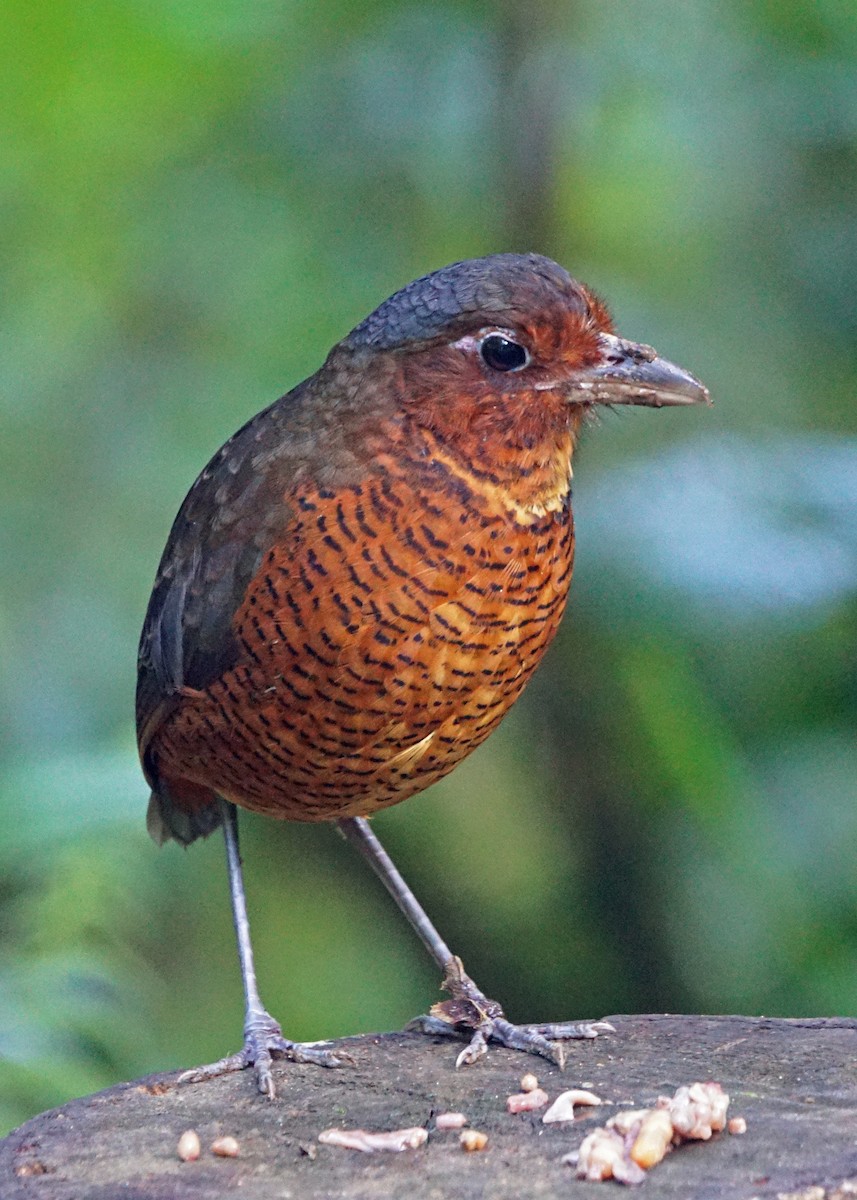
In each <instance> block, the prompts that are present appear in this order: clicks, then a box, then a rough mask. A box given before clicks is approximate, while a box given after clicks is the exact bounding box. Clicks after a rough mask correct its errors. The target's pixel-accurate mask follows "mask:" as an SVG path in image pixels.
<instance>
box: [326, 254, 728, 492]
mask: <svg viewBox="0 0 857 1200" xmlns="http://www.w3.org/2000/svg"><path fill="white" fill-rule="evenodd" d="M341 346H342V348H343V349H344V350H345V351H346V352H347V353H349V354H356V355H357V356H358V357H362V356H367V357H368V358H372V359H377V356H381V357H382V358H383V359H385V360H386V362H387V365H388V367H389V368H390V369H391V370H392V371H393V373H394V375H395V377H396V379H397V386H396V392H397V395H398V397H399V404H400V405H401V407H402V409H403V411H405V412H406V413H407V415H408V418H409V420H411V421H412V422H414V423H415V424H416V425H417V426H419V427H420V428H421V429H423V430H425V431H426V432H427V434H428V435H430V436H431V438H433V439H434V440H435V441H436V442H437V444H438V446H439V447H441V448H442V449H443V452H444V453H452V454H456V455H458V456H459V457H461V458H462V459H463V460H464V461H467V462H469V463H472V464H475V465H477V466H478V465H480V464H484V463H486V462H490V463H491V466H492V470H493V472H494V473H495V474H496V473H497V470H498V468H499V467H500V466H501V464H502V463H504V462H505V463H506V464H507V469H508V470H509V471H511V472H514V471H516V470H517V471H520V470H521V468H522V467H528V466H529V465H530V464H534V465H535V466H536V467H538V466H539V464H540V463H543V464H544V465H545V470H546V471H547V472H548V474H550V473H551V472H553V474H554V475H556V473H557V472H559V473H560V474H562V475H564V477H565V485H564V486H565V490H566V491H567V483H568V478H569V477H570V466H569V464H570V458H571V449H572V447H573V443H574V438H575V434H576V432H577V429H578V427H579V426H580V424H581V422H582V420H583V418H584V417H585V415H586V414H587V413H588V412H592V411H593V410H594V409H595V407H596V406H598V405H614V404H637V405H647V406H650V407H661V406H666V405H689V404H699V403H708V401H709V396H708V391H707V389H706V388H705V387H704V386H703V385H702V384H701V383H700V382H699V380H698V379H696V378H695V377H694V376H693V375H691V374H690V373H689V372H687V371H685V370H683V369H682V368H681V367H678V366H676V365H675V364H673V363H671V362H669V361H667V360H666V359H664V358H661V357H659V356H658V355H657V354H656V352H655V351H654V350H653V349H652V348H651V347H649V346H645V345H642V344H638V343H635V342H629V341H626V340H625V339H623V338H621V337H619V336H617V334H616V333H615V332H614V329H613V323H612V321H611V318H610V314H609V312H608V311H607V308H606V306H605V305H604V304H603V303H602V301H601V300H599V299H598V298H597V297H596V296H594V295H593V294H592V293H591V292H590V291H589V290H588V288H586V287H585V286H584V285H583V284H581V283H578V282H577V281H576V280H574V279H572V277H571V276H570V275H569V274H568V272H567V271H566V270H564V269H563V268H562V267H560V266H559V265H558V264H557V263H555V262H553V261H552V260H551V259H549V258H544V257H542V256H541V255H538V254H495V255H491V256H490V257H488V258H477V259H471V260H468V261H466V262H459V263H454V264H453V265H452V266H449V267H444V268H443V269H442V270H439V271H435V272H433V273H432V274H431V275H426V276H424V277H423V278H421V279H417V280H415V281H414V282H413V283H410V284H408V286H407V287H405V288H403V289H402V290H401V291H399V292H396V293H395V295H393V296H391V297H390V298H389V299H388V300H386V301H384V303H383V304H381V305H380V306H379V307H378V308H377V309H376V310H375V311H374V312H373V313H371V314H370V315H369V316H368V317H367V318H366V319H365V320H364V321H362V322H361V323H360V324H359V325H358V326H357V327H356V328H355V329H354V330H352V332H351V333H350V334H349V335H348V337H347V338H346V339H345V341H344V342H343V343H342V344H341ZM557 464H563V465H561V466H559V465H557ZM536 474H539V475H541V474H543V472H541V471H537V472H536ZM540 486H541V485H540ZM545 486H548V485H547V483H545ZM549 486H550V487H554V486H559V485H555V484H554V483H551V484H550V485H549Z"/></svg>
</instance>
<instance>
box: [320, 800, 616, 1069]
mask: <svg viewBox="0 0 857 1200" xmlns="http://www.w3.org/2000/svg"><path fill="white" fill-rule="evenodd" d="M337 825H338V826H339V829H340V830H341V832H342V833H343V835H344V836H345V838H346V839H347V840H348V841H349V842H351V843H352V845H354V846H356V847H357V849H358V850H359V851H360V853H361V854H362V855H363V857H364V858H365V859H366V861H367V862H368V863H369V865H370V866H371V868H372V870H373V871H374V872H375V874H376V875H377V876H378V878H379V879H380V880H381V882H382V883H383V884H384V887H385V888H386V889H387V891H388V892H389V893H390V895H391V896H392V897H393V899H394V900H395V901H396V903H397V904H398V906H399V908H400V909H401V910H402V912H403V913H404V914H405V916H406V917H407V919H408V921H409V922H410V924H411V927H412V928H413V929H414V931H415V932H416V934H417V936H418V937H419V938H420V940H421V941H422V943H423V945H424V946H425V948H426V949H427V950H428V952H429V954H430V955H431V956H432V958H433V959H434V961H435V962H436V963H437V964H438V966H439V967H440V969H441V970H442V971H443V984H442V986H443V987H444V988H445V989H446V991H448V992H450V993H451V995H452V999H451V1000H445V1001H443V1002H442V1003H440V1004H435V1005H434V1006H433V1008H432V1010H431V1013H430V1015H428V1016H423V1017H417V1018H416V1020H414V1021H412V1022H411V1023H410V1025H409V1026H408V1028H409V1029H416V1030H418V1031H420V1032H423V1033H434V1034H437V1033H439V1034H444V1035H448V1036H449V1035H451V1036H460V1035H461V1034H462V1033H466V1031H470V1042H469V1044H468V1045H467V1046H465V1048H464V1049H463V1050H462V1051H461V1053H460V1054H459V1056H458V1059H457V1060H456V1066H462V1065H465V1064H469V1063H474V1062H476V1060H477V1059H478V1058H481V1057H482V1055H483V1054H485V1053H486V1052H487V1050H488V1042H489V1041H493V1042H499V1043H500V1044H501V1045H503V1046H508V1047H509V1048H510V1049H512V1050H523V1051H525V1052H526V1053H528V1054H540V1055H541V1056H542V1057H543V1058H547V1059H549V1060H550V1061H551V1062H554V1063H557V1065H558V1066H560V1067H562V1065H563V1061H564V1055H563V1051H562V1045H561V1042H562V1041H563V1040H565V1039H569V1038H594V1037H597V1036H598V1034H599V1033H606V1032H613V1026H612V1025H610V1024H609V1023H608V1022H607V1021H570V1022H566V1023H559V1024H547V1025H513V1024H512V1023H511V1022H510V1021H507V1020H506V1017H505V1015H504V1013H503V1009H502V1008H501V1007H500V1005H499V1004H498V1003H497V1001H496V1000H489V999H488V997H487V996H486V995H485V994H484V993H483V992H482V991H481V990H480V989H479V988H478V987H477V986H476V984H475V983H474V982H473V980H472V979H471V978H470V976H469V975H468V974H467V973H466V971H465V970H464V965H463V963H462V961H461V959H460V958H458V957H457V956H456V955H454V954H453V953H452V951H451V950H450V948H449V946H447V944H446V942H445V941H444V940H443V938H442V937H441V936H440V934H439V933H438V932H437V930H436V929H435V927H434V925H432V923H431V921H430V920H429V918H428V916H427V914H426V912H425V909H424V908H423V907H422V905H421V904H420V902H419V901H418V900H417V898H416V896H415V895H414V893H413V892H412V891H411V889H410V888H409V887H408V885H407V884H406V883H405V881H404V879H403V878H402V876H401V875H400V874H399V872H398V870H397V869H396V866H395V864H394V863H393V860H392V859H391V858H390V856H389V854H388V853H387V851H386V850H385V849H384V847H383V846H382V845H381V843H380V842H379V841H378V838H377V837H376V836H375V834H374V832H373V831H372V829H371V828H370V825H369V822H368V821H367V820H366V818H365V817H345V818H342V819H341V820H339V821H337Z"/></svg>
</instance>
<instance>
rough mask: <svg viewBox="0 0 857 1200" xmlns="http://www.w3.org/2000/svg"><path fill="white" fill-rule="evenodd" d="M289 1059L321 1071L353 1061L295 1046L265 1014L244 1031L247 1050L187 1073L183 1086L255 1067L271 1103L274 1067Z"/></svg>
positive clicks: (181, 1080) (321, 1048)
mask: <svg viewBox="0 0 857 1200" xmlns="http://www.w3.org/2000/svg"><path fill="white" fill-rule="evenodd" d="M275 1057H276V1058H287V1059H289V1060H290V1061H291V1062H298V1063H315V1064H316V1065H317V1066H320V1067H341V1066H344V1065H345V1064H346V1063H351V1062H352V1059H351V1058H350V1056H349V1055H348V1054H345V1053H343V1052H342V1051H340V1052H339V1054H336V1053H334V1052H333V1051H332V1050H328V1049H327V1048H326V1047H324V1046H312V1045H306V1044H304V1043H301V1042H291V1041H289V1039H288V1038H286V1037H283V1031H282V1030H281V1029H280V1026H279V1025H278V1024H277V1022H276V1021H275V1020H274V1018H273V1017H272V1016H270V1014H268V1013H266V1012H262V1013H259V1014H255V1015H254V1016H253V1018H252V1020H250V1021H248V1022H247V1024H246V1025H245V1027H244V1048H243V1049H242V1050H239V1051H238V1053H237V1054H228V1055H227V1056H226V1058H221V1059H219V1060H218V1061H217V1062H214V1063H209V1064H208V1065H207V1066H204V1067H193V1068H192V1069H191V1070H189V1071H183V1072H182V1074H181V1075H180V1076H179V1078H178V1082H179V1083H202V1082H203V1080H206V1079H214V1078H215V1077H216V1076H217V1075H226V1074H228V1073H229V1072H231V1071H244V1070H246V1069H247V1068H248V1067H252V1068H253V1070H254V1073H255V1075H256V1083H257V1085H258V1088H259V1091H260V1092H262V1094H263V1095H265V1096H267V1097H268V1098H269V1099H270V1100H273V1099H274V1096H275V1095H276V1088H275V1087H274V1077H273V1075H272V1073H271V1064H272V1062H273V1060H274V1058H275Z"/></svg>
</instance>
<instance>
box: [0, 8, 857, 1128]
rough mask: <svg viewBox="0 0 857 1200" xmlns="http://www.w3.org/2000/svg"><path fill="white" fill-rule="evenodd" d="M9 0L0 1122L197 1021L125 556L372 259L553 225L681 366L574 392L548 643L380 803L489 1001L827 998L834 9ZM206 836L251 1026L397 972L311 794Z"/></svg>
mask: <svg viewBox="0 0 857 1200" xmlns="http://www.w3.org/2000/svg"><path fill="white" fill-rule="evenodd" d="M5 13H6V15H5V16H4V36H3V39H2V45H0V59H2V61H0V219H1V220H2V229H3V239H2V242H3V245H2V251H0V253H2V256H3V260H4V261H3V281H4V282H3V288H2V297H0V304H2V315H1V316H0V406H2V411H3V422H2V429H3V436H2V438H0V498H2V499H1V500H0V503H2V522H0V555H2V600H0V646H2V656H3V677H2V683H0V689H2V690H0V704H2V710H3V711H2V731H0V754H2V765H0V951H2V954H0V1126H3V1127H9V1126H11V1125H12V1124H14V1123H15V1122H18V1121H20V1120H22V1119H23V1118H24V1117H26V1116H27V1115H28V1114H29V1113H31V1112H33V1111H35V1110H37V1109H40V1108H43V1107H45V1106H48V1105H51V1104H55V1103H58V1102H59V1101H61V1100H63V1099H64V1098H65V1097H68V1096H70V1095H72V1094H76V1093H81V1092H84V1091H89V1090H93V1089H96V1088H99V1087H102V1086H104V1085H106V1084H109V1083H111V1082H113V1081H115V1080H118V1079H123V1078H128V1077H133V1076H135V1075H139V1074H141V1073H143V1072H146V1071H151V1070H155V1069H159V1068H166V1067H172V1066H179V1065H189V1064H193V1063H197V1062H201V1061H205V1060H208V1059H211V1058H213V1057H215V1056H218V1055H220V1054H222V1053H225V1052H226V1051H227V1050H231V1049H235V1048H237V1045H238V1042H239V1035H240V1026H241V1006H240V988H239V980H238V973H237V965H236V962H235V959H234V950H233V941H232V932H231V927H230V917H229V910H228V904H227V896H226V886H225V878H224V874H223V869H222V857H223V852H222V846H221V844H220V839H219V838H215V839H212V841H211V842H210V843H207V844H204V845H197V846H194V847H193V848H192V849H191V850H190V851H188V852H187V853H185V852H183V851H182V850H180V849H179V848H178V847H177V846H175V845H170V846H168V847H167V848H165V849H164V850H161V851H158V850H157V849H156V848H155V847H154V845H153V844H152V843H151V842H150V841H149V840H148V839H147V837H146V834H145V830H144V827H143V816H144V811H145V804H146V789H145V787H144V783H143V780H142V777H141V775H140V773H139V770H138V768H137V765H136V759H135V751H134V742H133V731H132V722H131V709H132V695H133V685H134V672H135V654H136V642H137V636H138V632H139V627H140V624H141V621H142V617H143V612H144V608H145V604H146V601H147V598H148V594H149V589H150V586H151V582H152V578H153V575H154V571H155V566H156V563H157V559H158V556H159V554H160V551H161V548H162V546H163V543H164V540H165V538H166V534H167V531H168V528H169V524H170V522H171V520H172V517H173V515H174V513H175V511H176V509H177V507H178V505H179V503H180V502H181V499H182V497H183V495H184V493H185V491H186V489H187V487H188V486H189V484H190V483H191V481H192V479H193V477H194V475H195V474H196V472H197V471H198V470H199V468H200V467H201V466H202V465H203V463H204V462H205V461H206V460H207V458H208V457H209V455H210V454H211V453H212V452H213V451H214V450H215V449H216V448H217V446H218V445H219V444H220V443H221V442H222V441H223V440H224V439H225V438H226V437H227V436H228V435H229V434H230V433H231V432H232V431H233V430H234V429H235V428H236V427H237V426H238V425H240V424H241V423H242V422H243V421H244V420H245V419H246V418H247V417H248V416H249V415H250V414H251V413H253V412H254V411H255V410H257V409H258V408H260V407H262V406H263V405H265V404H267V403H269V402H270V401H271V400H272V399H273V398H274V397H276V396H277V395H278V394H279V393H281V392H282V391H285V390H286V389H287V388H289V387H291V386H292V385H293V384H294V383H296V382H297V381H298V380H299V379H301V378H302V377H303V376H304V375H306V374H308V373H309V372H311V371H313V370H314V369H315V368H316V367H317V366H318V364H319V363H320V362H321V360H322V358H323V357H324V355H325V353H326V351H327V349H328V348H329V346H330V345H331V344H332V343H333V342H334V341H335V340H337V339H338V338H339V337H341V336H342V335H344V334H345V333H346V332H347V330H348V329H349V328H351V326H353V325H354V324H355V323H356V322H357V321H358V320H359V319H360V318H362V317H363V316H364V315H365V314H366V313H367V312H368V311H369V310H370V309H372V308H373V307H374V306H375V305H376V304H377V303H378V302H380V301H381V300H382V299H383V298H384V297H385V296H386V295H388V294H389V293H390V292H391V291H393V290H394V289H396V288H397V287H399V286H401V285H402V284H404V283H405V282H407V281H408V280H409V279H411V278H412V277H414V276H416V275H419V274H422V273H424V272H425V271H427V270H431V269H433V268H435V267H438V266H441V265H443V264H445V263H447V262H450V261H452V260H455V259H458V258H463V257H469V256H471V255H478V254H484V253H489V252H493V251H497V250H509V249H513V250H528V249H533V250H538V251H541V252H543V253H546V254H549V255H552V256H553V257H555V258H557V259H558V260H560V261H561V262H562V263H564V264H565V265H566V266H568V267H569V268H570V269H571V270H572V272H573V273H574V274H576V275H578V276H579V277H580V278H582V279H584V280H585V281H586V282H588V283H589V284H590V285H591V286H593V287H594V288H595V289H596V290H597V291H598V292H600V293H602V294H603V295H604V296H605V297H607V299H608V300H609V301H610V303H611V305H612V307H613V310H614V312H615V315H616V319H617V325H618V327H619V329H620V330H621V332H622V333H623V334H625V335H626V336H629V337H632V338H635V339H640V340H644V341H647V342H651V343H653V344H654V345H656V346H657V347H658V349H659V350H660V352H661V353H663V354H665V355H667V356H668V357H670V358H673V359H675V360H676V361H678V362H680V363H682V364H683V365H685V366H687V367H688V368H690V369H692V370H694V371H695V372H697V373H698V374H699V375H700V376H701V377H702V378H703V379H704V380H705V381H706V382H707V383H708V385H709V386H710V387H711V389H712V392H713V394H714V397H715V400H716V407H715V408H714V409H713V410H709V411H700V410H692V411H679V412H662V413H652V412H647V411H630V412H624V413H621V414H617V415H615V416H612V415H610V414H608V415H607V416H605V418H604V420H603V423H602V427H601V428H600V429H596V430H593V431H591V432H590V434H589V435H588V436H587V438H586V439H585V442H584V444H583V446H582V447H581V449H580V452H579V454H578V456H577V460H576V487H575V496H576V504H575V508H576V515H577V522H578V530H579V545H578V565H577V575H576V580H575V584H574V587H573V589H572V599H571V603H570V606H569V611H568V614H567V617H566V620H565V623H564V626H563V629H562V632H561V635H560V637H559V639H558V642H557V644H556V645H555V646H554V648H553V649H552V650H551V652H550V654H549V656H548V658H547V660H546V661H545V663H544V666H543V668H542V669H541V671H540V673H539V674H538V676H537V678H536V680H535V682H534V683H533V684H532V685H531V687H530V688H529V691H528V693H527V694H526V696H525V698H524V699H523V700H522V702H521V703H520V704H519V705H518V707H517V709H516V710H515V711H514V713H513V714H512V715H511V716H510V717H509V719H508V720H507V721H506V723H505V725H504V727H503V728H502V730H501V731H500V732H499V733H497V734H496V735H495V736H494V737H493V738H492V739H491V740H490V741H489V743H488V744H487V745H486V746H485V747H483V749H482V750H480V751H479V752H478V753H477V754H475V755H474V756H473V758H472V759H470V760H469V761H468V762H467V763H466V764H465V765H464V766H462V767H461V768H460V769H459V770H458V771H456V772H455V774H454V775H453V776H452V777H451V778H450V779H448V780H447V781H445V782H444V783H443V784H441V785H439V786H438V787H437V788H435V789H434V790H433V791H432V792H431V793H430V794H428V795H426V796H425V797H421V798H419V799H415V800H413V801H411V802H410V803H408V804H407V805H405V806H403V807H401V808H398V809H396V810H393V811H392V812H390V813H388V814H386V815H384V816H382V817H381V818H379V820H378V822H377V828H378V829H379V831H380V833H381V834H382V836H383V837H384V838H385V839H386V840H387V842H388V844H389V848H390V850H391V851H392V853H393V854H394V857H396V858H397V859H398V861H399V865H400V866H401V868H402V870H403V872H404V874H405V875H406V877H407V878H409V880H410V882H411V883H412V885H413V886H414V888H415V890H416V891H417V893H418V894H419V895H420V896H422V897H423V899H424V900H425V902H426V904H427V907H428V908H429V909H430V911H431V913H432V914H433V916H434V917H435V918H436V920H437V922H438V924H439V925H440V927H441V929H442V931H443V932H444V933H445V935H446V937H447V939H448V940H449V941H450V942H451V943H452V945H453V946H454V947H455V948H456V949H457V950H459V951H460V952H461V953H462V954H463V956H464V958H465V960H466V962H467V965H468V967H469V969H470V971H471V973H472V974H473V975H474V976H475V977H476V978H477V980H478V981H479V982H480V983H481V984H482V986H483V987H484V988H485V989H486V990H487V991H488V992H489V994H492V995H496V996H497V997H498V998H500V999H502V1000H503V1001H504V1002H505V1004H506V1007H507V1010H508V1012H509V1015H510V1016H511V1017H512V1018H514V1019H537V1018H545V1019H547V1018H568V1017H572V1016H585V1017H598V1016H600V1015H602V1013H608V1012H616V1011H622V1010H643V1011H645V1010H661V1009H670V1010H691V1011H699V1010H702V1011H734V1010H739V1011H742V1012H747V1013H758V1012H765V1013H769V1014H789V1015H799V1014H814V1015H817V1014H824V1013H854V1011H855V1005H857V888H855V882H854V881H855V855H856V854H857V804H855V800H857V746H855V739H854V728H855V712H857V669H855V653H854V645H855V632H857V519H855V516H856V515H857V408H855V399H854V390H855V389H854V383H855V326H857V307H855V301H854V295H855V276H857V237H855V215H857V186H855V181H856V180H857V172H855V167H857V82H855V51H857V22H855V20H854V11H853V4H852V3H851V2H850V0H794V2H791V3H789V2H783V0H777V2H774V0H769V2H763V0H718V2H711V3H701V2H699V3H697V2H693V0H688V2H687V3H682V4H675V3H670V2H667V0H652V2H650V3H645V4H643V3H633V2H626V3H623V2H620V0H612V2H611V0H579V2H575V3H565V4H560V3H556V4H549V3H543V4H534V5H529V6H525V5H521V4H520V3H512V2H511V0H498V2H496V3H494V4H491V5H485V4H481V3H476V2H475V0H473V2H472V3H467V2H465V0H462V2H460V3H452V2H448V3H443V2H441V3H432V4H424V5H422V4H405V3H401V2H383V0H376V2H375V3H365V4H361V5H355V4H354V3H353V2H352V0H349V2H348V3H335V2H334V3H328V4H321V3H292V4H284V3H279V2H274V0H240V2H239V0H231V2H228V0H223V2H220V3H218V2H215V3H212V4H203V3H201V2H192V0H149V2H148V3H146V4H143V3H132V2H130V0H124V2H123V0H93V2H92V3H87V4H82V5H81V4H78V3H72V2H71V0H50V3H48V2H47V0H35V2H32V0H31V2H28V3H26V4H25V3H23V0H21V2H19V3H10V4H9V5H7V6H6V9H5ZM243 829H244V837H245V851H246V858H247V870H248V887H249V900H250V907H251V915H252V918H253V922H254V929H255V938H256V949H257V957H258V961H259V967H260V976H261V984H262V991H263V995H264V997H265V999H266V1002H267V1004H268V1005H269V1007H270V1008H271V1009H272V1011H273V1012H274V1013H275V1014H277V1015H278V1016H279V1017H280V1018H281V1019H282V1021H283V1023H284V1026H285V1028H286V1030H287V1032H288V1033H289V1034H290V1036H292V1037H297V1038H318V1037H323V1036H325V1035H333V1034H339V1033H345V1032H355V1031H358V1030H378V1029H386V1028H395V1027H398V1026H400V1025H401V1024H402V1023H403V1022H404V1021H405V1020H406V1019H407V1018H409V1017H411V1016H412V1015H414V1014H415V1013H417V1012H418V1011H422V1010H425V1008H426V1007H427V1006H428V1004H429V1003H431V1002H432V1001H433V1000H434V999H435V998H437V996H438V993H437V983H438V979H437V972H436V971H435V970H434V969H433V967H432V965H431V964H430V962H429V961H428V959H427V958H426V957H425V956H424V954H423V951H422V949H421V947H420V946H419V944H418V943H417V941H416V939H415V938H414V937H413V936H412V935H411V934H410V933H409V931H408V930H407V928H406V927H405V925H404V922H403V921H402V920H401V919H400V918H399V917H398V915H397V914H396V912H395V911H394V910H393V908H392V905H391V903H390V902H389V900H388V899H387V897H386V895H385V894H384V893H383V892H382V891H381V888H380V886H379V885H377V884H376V882H375V881H374V880H373V879H372V878H370V877H369V875H368V872H367V871H366V869H365V867H364V866H363V865H362V864H361V863H360V862H359V861H357V859H356V856H354V855H353V852H349V850H348V848H347V847H346V846H345V844H344V843H342V842H341V841H340V839H339V838H338V837H337V836H336V835H335V834H334V833H333V831H332V830H330V829H328V828H326V827H319V828H313V827H300V826H282V827H281V826H279V825H276V824H274V823H272V822H262V821H257V820H254V819H252V818H247V819H245V820H244V823H243ZM476 1069H478V1068H476Z"/></svg>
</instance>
